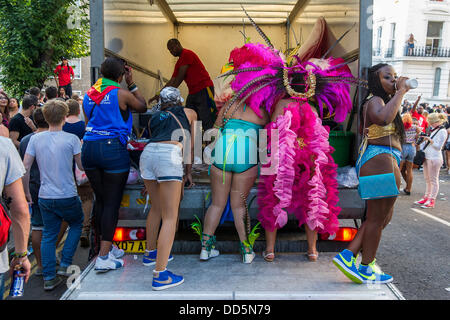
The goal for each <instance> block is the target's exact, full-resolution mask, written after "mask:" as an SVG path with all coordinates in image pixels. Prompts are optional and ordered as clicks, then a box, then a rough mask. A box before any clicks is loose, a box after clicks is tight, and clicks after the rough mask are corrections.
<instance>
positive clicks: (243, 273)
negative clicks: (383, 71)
mask: <svg viewBox="0 0 450 320" xmlns="http://www.w3.org/2000/svg"><path fill="white" fill-rule="evenodd" d="M241 4H242V5H243V6H244V7H245V8H246V10H247V11H248V12H249V14H250V15H251V16H252V18H254V20H255V21H256V22H257V23H258V25H260V27H261V28H262V29H263V30H264V32H265V33H266V34H267V35H268V37H269V38H270V39H271V42H272V43H273V44H274V45H275V47H276V48H277V49H279V50H281V51H283V52H285V51H286V49H288V48H292V47H295V46H297V44H298V43H303V42H304V41H305V40H306V39H307V38H308V36H309V34H310V33H311V30H312V29H313V26H314V24H315V22H316V20H317V18H319V17H322V16H323V17H325V20H326V22H327V26H328V29H329V33H330V34H329V35H330V38H331V39H333V38H334V39H337V38H339V37H340V36H341V35H342V34H343V33H344V32H345V31H346V30H348V29H349V28H350V27H351V26H352V25H354V24H356V26H354V27H353V28H352V29H351V31H350V32H349V33H348V35H347V36H346V37H345V38H344V39H343V40H342V41H341V42H340V43H339V45H337V46H336V47H334V49H333V51H332V52H331V55H333V56H338V57H344V58H345V59H346V60H352V61H354V62H352V63H351V64H350V65H349V67H350V69H351V70H352V73H353V74H354V75H359V76H363V75H364V70H365V68H367V67H369V66H370V65H371V63H372V60H371V59H372V49H371V48H372V30H371V8H372V0H362V1H357V0H347V1H345V0H344V1H334V0H332V1H331V0H310V1H308V0H299V1H292V0H280V1H271V0H252V1H241V2H237V1H233V0H221V1H202V0H178V1H177V0H172V1H170V0H167V1H166V0H155V1H148V0H134V1H116V0H114V1H112V0H105V1H98V0H92V1H91V7H90V18H91V67H92V82H94V81H95V80H96V79H97V77H98V75H99V68H100V64H101V63H102V62H103V60H104V58H105V56H117V57H120V58H123V59H125V60H127V62H128V64H129V65H131V66H132V67H133V68H134V70H135V71H137V72H135V75H134V78H135V81H136V83H138V84H139V88H140V89H141V91H142V93H143V95H144V97H147V98H149V97H152V96H153V95H154V94H155V92H156V91H158V90H159V89H160V87H161V86H162V85H163V84H164V82H165V81H167V79H169V78H170V76H171V74H172V71H173V67H174V65H175V62H176V60H175V58H173V57H172V56H171V55H170V54H169V53H168V51H167V49H166V43H167V40H169V39H171V38H178V39H179V40H180V42H181V43H182V45H183V46H184V47H185V48H189V49H191V50H193V51H194V52H196V53H197V55H198V56H199V57H200V59H201V60H202V62H203V64H204V65H205V67H206V69H207V70H208V72H209V73H210V76H211V78H215V77H217V76H218V75H219V74H220V70H221V67H222V66H223V65H224V64H225V63H227V62H228V56H229V53H230V51H231V50H232V49H233V48H235V47H240V46H242V45H243V44H244V41H245V39H244V36H243V34H245V37H250V38H251V41H252V42H261V41H262V40H261V39H260V37H259V35H258V34H257V32H256V30H254V28H253V27H252V26H251V25H250V24H249V21H248V19H246V18H245V16H244V13H243V11H242V9H241ZM180 89H181V92H182V94H183V95H184V97H185V96H186V95H187V88H186V87H185V85H184V84H183V85H182V86H180ZM352 97H355V99H354V104H355V105H354V113H353V115H351V116H349V117H348V118H347V120H346V122H345V123H343V124H342V127H341V130H342V131H344V132H347V133H348V131H351V132H353V136H354V137H355V139H354V140H353V141H352V142H351V143H350V144H349V145H348V147H347V150H344V152H347V154H348V155H349V161H348V162H349V164H350V165H354V161H355V158H356V153H357V152H356V150H357V145H359V137H358V136H359V135H358V134H356V133H357V129H356V128H358V125H359V119H358V117H357V116H355V113H356V114H357V110H358V106H359V101H360V100H361V93H359V92H355V90H353V91H352ZM133 116H134V126H135V128H136V131H137V132H140V131H141V130H142V129H143V128H145V125H146V119H148V118H146V115H145V114H144V115H138V114H135V115H133ZM341 152H342V150H341ZM133 155H134V160H135V161H134V162H135V163H136V164H138V163H139V161H137V159H138V156H139V153H137V152H135V153H134V154H133ZM132 159H133V156H132ZM193 178H194V182H195V183H196V185H195V187H193V188H192V189H186V190H185V193H184V198H183V200H182V202H181V205H180V215H179V220H180V221H179V226H178V233H177V235H176V239H175V242H174V246H173V250H172V253H173V255H174V256H175V259H174V260H173V261H171V262H169V264H170V268H171V269H173V270H177V271H178V273H181V274H183V276H184V277H185V283H184V284H183V285H182V286H179V287H176V288H172V289H170V290H166V291H164V292H152V290H151V280H152V272H151V269H150V268H149V267H145V266H144V265H143V264H142V255H140V254H141V253H143V252H144V249H145V241H144V238H145V220H146V217H147V214H148V211H149V208H150V206H151V201H150V202H149V201H148V200H149V199H147V198H145V197H143V196H142V194H141V190H142V187H143V186H142V184H140V183H137V184H134V185H127V187H126V190H125V192H124V196H123V201H122V206H121V209H120V213H119V223H118V231H117V232H116V236H115V241H116V244H117V245H118V246H119V247H120V248H123V249H124V250H125V251H127V252H128V253H129V254H128V255H126V256H125V266H124V268H122V269H121V270H116V271H111V272H108V273H106V274H101V275H99V274H96V273H95V271H94V269H93V266H94V262H92V263H91V264H90V265H89V267H88V268H87V269H86V270H84V272H83V273H82V275H81V276H80V278H79V279H78V281H77V282H75V283H74V284H73V285H72V287H71V288H70V289H69V290H68V291H67V292H66V294H65V295H64V296H63V297H62V299H69V300H72V299H194V300H195V299H224V300H228V299H238V300H240V299H402V296H401V294H400V293H399V292H398V291H397V290H396V289H395V287H394V286H392V285H380V286H376V287H368V286H358V285H355V284H353V283H351V282H350V281H349V280H348V279H347V278H345V276H343V275H342V274H341V273H340V272H339V271H338V270H337V269H336V268H335V267H334V266H333V265H332V263H331V260H332V257H333V256H334V254H335V253H332V252H336V251H340V250H341V249H342V248H344V247H345V246H346V243H345V242H341V241H332V240H322V241H320V240H319V241H318V245H317V247H318V250H319V252H321V254H320V257H319V260H318V261H317V262H315V263H310V262H308V260H307V258H306V257H304V256H303V254H300V252H305V251H306V250H307V245H306V237H305V236H304V234H302V233H300V232H299V231H298V227H296V226H295V223H291V222H292V221H291V220H290V222H289V223H288V226H289V225H292V226H294V227H296V230H292V228H291V229H290V228H289V227H287V228H286V230H283V229H282V230H280V231H279V235H278V240H277V244H276V248H275V251H276V252H277V253H278V254H277V258H276V260H275V262H274V263H266V262H264V260H263V259H262V258H261V257H260V256H259V257H257V258H256V259H255V260H254V262H253V263H252V264H251V265H243V264H242V263H241V261H240V258H239V255H238V254H237V252H238V238H237V235H236V231H235V230H234V226H233V225H232V224H227V222H225V223H224V224H223V225H222V226H219V228H218V230H217V233H216V235H217V238H218V243H217V248H218V249H219V250H220V251H221V253H235V254H232V255H227V254H223V255H221V256H219V257H218V258H215V259H213V260H211V261H208V262H207V263H205V262H203V263H202V262H200V261H199V259H198V253H199V252H200V248H201V247H200V241H199V240H198V239H197V237H196V236H195V235H194V233H193V232H192V230H191V229H190V223H191V222H192V221H193V220H194V215H196V216H198V217H199V218H200V219H201V220H203V217H204V214H205V213H206V209H207V206H208V200H209V198H210V186H209V178H208V175H207V171H206V170H205V167H204V166H197V170H196V169H195V167H194V172H193ZM256 193H257V190H256V185H255V187H254V188H253V189H252V191H251V193H250V195H249V197H248V199H249V213H250V217H251V218H252V221H253V223H252V224H253V225H254V224H255V223H256V215H257V212H258V207H257V202H256V201H252V199H254V198H255V197H256ZM150 198H151V195H150ZM338 205H339V206H340V207H341V208H342V211H341V213H340V215H339V219H340V221H341V225H342V226H353V225H354V224H356V226H358V221H361V220H362V219H363V218H364V215H365V203H364V201H362V200H361V199H360V197H359V195H358V192H357V189H356V188H354V187H353V188H348V187H344V186H341V185H340V186H339V203H338ZM263 234H264V232H263V231H262V232H261V236H260V239H258V241H256V243H255V248H254V249H255V252H257V253H258V252H261V251H262V250H263V248H264V235H263ZM143 237H144V238H143ZM325 238H326V236H325ZM322 239H324V238H322ZM335 240H336V239H335Z"/></svg>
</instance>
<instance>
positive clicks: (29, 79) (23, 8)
mask: <svg viewBox="0 0 450 320" xmlns="http://www.w3.org/2000/svg"><path fill="white" fill-rule="evenodd" d="M88 39H89V18H88V2H87V1H86V0H81V1H76V0H1V1H0V68H1V72H0V82H1V83H2V85H3V86H4V87H5V89H6V91H7V92H9V93H11V94H13V95H15V96H22V95H23V94H24V92H25V91H26V90H27V89H29V88H30V87H34V86H36V87H39V88H42V87H43V85H44V82H45V81H46V79H47V78H48V77H49V76H51V75H53V70H54V67H55V66H56V65H57V64H58V62H60V60H61V57H62V56H64V57H66V58H68V59H73V58H80V57H83V56H87V55H89V46H88Z"/></svg>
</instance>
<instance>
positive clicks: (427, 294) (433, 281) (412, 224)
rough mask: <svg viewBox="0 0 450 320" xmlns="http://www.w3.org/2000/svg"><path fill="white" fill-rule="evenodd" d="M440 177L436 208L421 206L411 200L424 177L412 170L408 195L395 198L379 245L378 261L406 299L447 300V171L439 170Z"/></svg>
mask: <svg viewBox="0 0 450 320" xmlns="http://www.w3.org/2000/svg"><path fill="white" fill-rule="evenodd" d="M439 179H440V183H439V195H438V198H437V200H436V205H435V208H434V209H422V208H420V206H418V205H415V204H414V201H417V200H420V198H421V197H422V196H423V193H424V191H425V180H424V178H423V173H422V172H419V171H418V170H414V181H413V187H412V192H411V195H410V196H407V195H401V196H400V197H399V198H398V199H397V201H396V204H395V211H394V215H393V217H392V220H391V223H390V224H389V225H388V226H387V227H386V228H385V230H384V231H383V235H382V239H381V243H380V247H379V249H378V253H377V264H378V265H379V266H380V267H381V269H382V270H383V272H385V273H387V274H390V275H392V276H393V277H394V282H393V283H394V284H395V285H396V286H397V288H398V289H399V290H400V291H401V292H402V294H403V296H404V297H405V298H406V299H407V300H417V299H419V300H450V175H448V174H447V173H446V171H444V170H441V174H440V178H439ZM404 186H405V183H403V185H402V189H403V188H404ZM414 209H415V210H416V211H415V210H414ZM424 213H425V214H428V215H430V216H428V215H424ZM433 217H435V218H438V219H440V220H435V219H433ZM441 220H442V221H441Z"/></svg>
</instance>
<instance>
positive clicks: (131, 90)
mask: <svg viewBox="0 0 450 320" xmlns="http://www.w3.org/2000/svg"><path fill="white" fill-rule="evenodd" d="M138 89H139V88H138V87H137V86H136V85H135V86H134V88H133V89H130V92H131V93H133V92H135V91H138Z"/></svg>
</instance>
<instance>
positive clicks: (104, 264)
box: [95, 252, 123, 272]
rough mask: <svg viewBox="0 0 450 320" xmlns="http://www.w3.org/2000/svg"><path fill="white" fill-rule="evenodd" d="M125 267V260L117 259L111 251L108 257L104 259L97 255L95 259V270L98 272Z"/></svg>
mask: <svg viewBox="0 0 450 320" xmlns="http://www.w3.org/2000/svg"><path fill="white" fill-rule="evenodd" d="M122 267H123V260H122V259H117V258H116V257H114V255H113V254H112V253H111V252H109V254H108V259H106V260H103V259H102V258H100V257H97V259H96V260H95V271H97V272H107V271H109V270H116V269H120V268H122Z"/></svg>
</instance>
